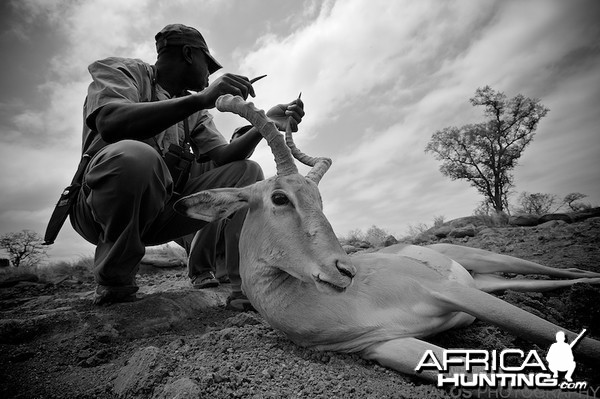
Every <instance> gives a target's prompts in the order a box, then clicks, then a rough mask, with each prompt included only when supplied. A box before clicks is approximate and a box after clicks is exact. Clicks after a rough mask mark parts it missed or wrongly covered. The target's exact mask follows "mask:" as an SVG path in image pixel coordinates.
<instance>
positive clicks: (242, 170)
mask: <svg viewBox="0 0 600 399" xmlns="http://www.w3.org/2000/svg"><path fill="white" fill-rule="evenodd" d="M232 165H234V166H235V168H236V170H238V171H239V172H238V173H239V175H240V180H243V182H242V183H244V184H245V185H249V184H252V183H256V182H257V181H261V180H264V178H265V177H264V174H263V171H262V168H261V167H260V165H259V164H258V163H256V162H254V161H250V160H243V161H237V162H234V163H233V164H232Z"/></svg>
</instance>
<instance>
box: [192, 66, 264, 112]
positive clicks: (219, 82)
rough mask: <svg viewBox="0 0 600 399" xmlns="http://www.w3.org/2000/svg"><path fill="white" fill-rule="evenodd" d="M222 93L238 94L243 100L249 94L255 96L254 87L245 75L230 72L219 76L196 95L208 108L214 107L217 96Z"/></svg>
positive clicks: (205, 107)
mask: <svg viewBox="0 0 600 399" xmlns="http://www.w3.org/2000/svg"><path fill="white" fill-rule="evenodd" d="M224 94H231V95H234V96H240V97H242V98H243V99H244V100H246V99H247V98H248V96H249V95H250V96H252V97H255V96H256V94H255V93H254V88H253V87H252V84H251V83H250V80H249V79H248V78H247V77H245V76H242V75H234V74H232V73H226V74H224V75H221V76H219V77H218V78H217V79H216V80H215V81H214V82H212V83H211V84H210V85H209V86H208V87H207V88H206V89H204V90H202V91H201V92H199V93H197V94H196V95H197V96H199V97H202V98H203V103H204V107H203V108H204V109H210V108H214V107H215V102H216V101H217V98H219V97H221V96H222V95H224Z"/></svg>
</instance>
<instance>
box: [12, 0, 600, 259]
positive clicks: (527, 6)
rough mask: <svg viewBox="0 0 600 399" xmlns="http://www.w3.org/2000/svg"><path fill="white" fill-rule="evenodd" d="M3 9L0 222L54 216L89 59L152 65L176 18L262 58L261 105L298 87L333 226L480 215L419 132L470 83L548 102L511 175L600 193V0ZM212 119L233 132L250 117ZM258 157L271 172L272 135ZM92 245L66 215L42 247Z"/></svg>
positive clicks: (74, 250) (217, 50) (522, 181)
mask: <svg viewBox="0 0 600 399" xmlns="http://www.w3.org/2000/svg"><path fill="white" fill-rule="evenodd" d="M0 18H1V19H2V23H1V24H0V46H2V68H3V71H2V72H3V73H2V74H1V77H0V78H1V79H2V81H1V88H2V90H0V163H1V164H0V182H1V183H2V194H1V195H0V233H6V232H10V231H20V230H22V229H30V230H34V231H37V232H39V233H40V234H42V233H43V232H44V230H45V224H46V221H47V219H48V218H49V216H50V214H51V212H52V209H53V206H54V203H55V202H56V200H57V197H58V194H59V193H60V191H61V189H62V188H63V187H64V186H66V185H67V184H68V182H69V181H70V178H71V177H72V174H73V172H74V169H75V167H76V164H77V162H78V158H79V152H80V145H81V125H82V116H81V112H82V111H81V109H82V108H81V107H82V103H83V100H84V97H85V94H86V89H87V85H88V84H89V82H90V77H89V75H88V72H87V65H89V64H90V63H91V62H93V61H94V60H96V59H100V58H104V57H108V56H123V57H132V58H140V59H142V60H144V61H147V62H149V63H154V62H155V60H156V55H155V50H154V39H153V38H154V35H155V34H156V32H158V31H159V30H161V29H162V27H163V26H165V25H167V24H170V23H184V24H187V25H191V26H194V27H196V28H198V29H199V30H200V31H201V32H203V34H204V36H205V38H206V40H207V41H208V44H209V47H210V48H211V51H212V53H213V54H214V55H215V57H216V58H217V59H218V60H219V61H220V62H221V64H223V65H224V69H223V70H222V72H233V73H240V74H244V75H247V76H250V77H252V76H256V75H259V74H268V77H267V78H266V79H263V80H262V81H260V82H259V83H257V84H256V85H255V89H256V92H257V97H256V99H255V103H256V104H257V105H258V106H259V107H261V108H265V109H266V108H269V107H271V106H272V105H274V104H277V103H282V102H288V101H291V100H292V99H294V98H295V97H296V96H297V95H298V93H299V92H302V99H303V100H304V102H305V109H306V117H305V119H304V122H303V123H302V125H301V129H300V133H298V135H297V136H296V137H297V143H298V145H299V147H301V148H302V149H303V150H304V151H305V152H307V153H309V154H311V155H324V156H328V157H331V158H333V160H334V164H333V166H332V168H331V169H330V171H329V172H328V173H327V175H325V177H324V179H323V180H322V181H321V184H320V188H321V192H322V195H323V199H324V203H325V213H326V215H327V216H328V218H329V220H330V221H331V223H332V225H333V227H334V229H335V231H336V233H337V234H338V235H344V234H347V233H348V232H349V231H350V230H354V229H362V230H363V231H364V230H366V229H368V228H369V227H370V226H371V225H377V226H379V227H381V228H384V229H386V230H388V231H389V232H391V233H394V234H396V235H397V236H403V235H405V234H406V232H407V228H408V226H411V225H413V226H414V225H417V224H419V223H428V224H431V222H432V220H433V218H434V217H435V216H444V217H445V219H446V220H450V219H453V218H457V217H461V216H467V215H470V214H471V213H472V211H473V210H474V209H475V208H476V207H477V205H478V203H479V202H480V201H481V199H482V198H481V197H480V196H479V194H477V193H476V192H475V190H474V189H473V188H471V187H470V185H469V184H468V183H467V182H464V181H450V180H449V179H448V178H446V177H444V176H443V175H441V173H440V172H439V162H438V161H436V160H435V159H434V158H433V156H432V155H431V154H425V153H424V148H425V145H426V144H427V142H428V141H429V139H430V138H431V135H432V134H433V133H434V132H435V131H437V130H440V129H442V128H444V127H447V126H461V125H464V124H467V123H476V122H480V121H481V120H482V117H483V115H482V112H481V110H480V109H477V108H474V107H472V106H471V105H470V104H469V102H468V99H469V98H470V97H472V96H473V94H474V92H475V90H476V89H477V88H478V87H483V86H485V85H490V86H492V88H494V89H496V90H500V91H503V92H505V93H506V94H507V95H508V96H509V97H512V96H515V95H516V94H519V93H520V94H523V95H524V96H527V97H535V98H540V99H541V101H542V103H543V104H544V105H545V106H547V107H548V108H550V113H549V114H548V116H547V117H546V118H544V119H543V120H542V121H541V123H540V125H539V128H538V131H537V134H536V138H535V140H534V141H533V143H532V144H531V145H530V147H528V148H527V149H526V151H525V152H524V155H523V156H522V158H521V160H520V162H519V165H518V167H517V168H516V170H515V183H516V187H515V191H516V192H517V193H518V192H521V191H528V192H541V193H550V194H556V195H558V196H560V197H563V196H564V195H566V194H568V193H570V192H581V193H584V194H587V195H588V198H586V201H587V202H590V203H592V204H593V205H596V206H598V205H600V184H599V177H598V172H599V170H600V169H599V168H598V160H599V159H600V111H599V104H600V67H599V65H600V63H599V61H600V24H599V23H598V21H600V2H598V1H597V0H589V1H584V0H570V1H552V0H539V1H530V0H524V1H516V0H514V1H511V0H508V1H491V0H481V1H471V0H458V1H442V0H439V1H424V0H421V1H408V0H407V1H389V0H381V1H380V0H343V1H342V0H338V1H298V0H243V1H242V0H239V1H217V0H172V1H157V0H127V1H123V0H114V1H113V0H98V1H92V0H89V1H74V0H69V1H59V0H56V1H51V0H12V1H2V2H0ZM219 73H221V72H219ZM215 119H216V120H217V124H218V126H219V128H220V130H221V131H222V132H223V134H224V135H225V136H226V137H229V135H230V134H231V131H232V129H233V128H234V127H236V126H239V125H241V124H243V121H241V120H239V118H237V117H233V116H231V115H215ZM253 159H255V160H256V161H258V162H259V163H260V164H261V165H262V166H263V169H264V170H265V173H266V174H267V175H272V174H273V173H274V170H275V169H274V165H273V161H272V158H271V156H270V153H269V151H268V149H267V146H266V145H265V144H264V143H262V144H261V145H260V146H259V149H258V150H257V152H256V153H255V154H254V156H253ZM302 170H303V171H304V169H302ZM92 253H93V247H92V246H91V245H90V244H88V243H86V242H85V241H84V240H83V239H82V238H80V237H79V236H78V235H77V234H76V233H75V232H74V231H73V230H72V229H71V227H70V226H69V225H68V223H67V226H66V227H65V228H64V230H63V231H62V232H61V234H60V236H59V239H58V240H57V243H56V244H55V245H53V246H52V248H51V250H50V251H49V254H50V255H51V257H52V258H55V259H59V258H73V259H76V258H78V257H80V256H85V255H89V254H92Z"/></svg>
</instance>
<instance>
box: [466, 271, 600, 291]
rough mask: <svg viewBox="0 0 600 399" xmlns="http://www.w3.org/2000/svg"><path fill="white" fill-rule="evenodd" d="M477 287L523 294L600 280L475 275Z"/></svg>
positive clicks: (599, 281)
mask: <svg viewBox="0 0 600 399" xmlns="http://www.w3.org/2000/svg"><path fill="white" fill-rule="evenodd" d="M473 280H475V286H476V287H477V288H479V289H480V290H482V291H485V292H498V291H505V290H513V291H521V292H542V291H550V290H555V289H558V288H566V287H570V286H572V285H573V284H575V283H588V284H600V278H598V277H595V278H577V279H573V280H529V279H519V278H511V279H508V278H504V277H501V276H498V275H494V274H479V273H475V274H474V275H473Z"/></svg>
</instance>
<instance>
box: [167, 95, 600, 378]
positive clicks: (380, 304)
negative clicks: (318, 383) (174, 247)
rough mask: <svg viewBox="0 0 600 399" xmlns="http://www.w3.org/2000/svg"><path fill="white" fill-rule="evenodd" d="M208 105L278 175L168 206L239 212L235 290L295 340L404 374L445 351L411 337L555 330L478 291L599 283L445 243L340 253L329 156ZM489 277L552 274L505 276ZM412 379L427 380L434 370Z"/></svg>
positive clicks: (217, 213)
mask: <svg viewBox="0 0 600 399" xmlns="http://www.w3.org/2000/svg"><path fill="white" fill-rule="evenodd" d="M217 108H218V109H219V110H226V111H232V112H236V113H238V114H239V115H241V116H243V117H245V118H246V119H248V120H249V121H250V122H251V123H252V124H253V125H254V126H256V127H258V128H259V130H261V132H262V133H263V135H264V136H265V138H266V139H267V142H268V143H269V145H270V146H271V148H272V150H273V153H274V156H275V160H276V163H277V170H278V173H277V176H275V177H272V178H270V179H267V180H265V181H262V182H258V183H255V184H254V185H252V186H249V187H245V188H223V189H214V190H209V191H203V192H200V193H197V194H194V195H191V196H188V197H186V198H183V199H181V200H180V201H179V202H178V203H177V205H176V209H178V210H179V211H180V212H182V213H185V214H187V215H188V216H190V217H195V218H200V219H203V220H214V219H217V218H222V217H226V216H227V215H230V214H232V213H233V212H235V211H241V210H247V216H246V220H245V222H244V226H243V228H242V231H241V233H240V234H241V235H240V270H241V275H242V281H243V290H244V292H245V293H246V295H247V296H248V298H249V299H250V301H251V302H252V304H253V305H254V307H255V308H256V309H257V310H258V312H260V314H261V315H262V316H263V317H264V318H265V319H266V320H267V321H268V322H269V323H270V324H271V325H272V326H273V327H275V328H277V329H279V330H281V331H283V332H284V333H285V334H286V335H287V336H288V337H289V338H290V339H291V340H293V341H294V342H296V343H297V344H299V345H301V346H305V347H312V348H316V349H320V350H333V351H342V352H359V353H361V355H362V356H363V357H365V358H368V359H374V360H377V361H378V362H380V363H381V364H383V365H385V366H388V367H391V368H393V369H396V370H398V371H401V372H404V373H410V374H414V373H415V371H414V370H415V366H416V365H417V363H418V361H419V359H420V357H421V356H422V355H423V353H424V352H425V351H426V350H432V351H434V352H435V353H438V354H440V356H441V351H442V350H443V348H439V347H437V346H435V345H432V344H430V343H427V342H426V341H422V340H421V339H420V338H422V337H426V336H429V335H434V334H437V333H439V332H442V331H445V330H448V329H450V328H454V327H458V326H465V325H469V324H470V323H472V322H473V320H474V319H475V318H480V319H482V320H485V321H487V322H490V323H492V324H496V325H498V326H500V327H501V328H503V329H505V330H508V331H509V332H512V333H514V334H515V335H518V336H521V337H524V338H527V339H530V340H532V341H534V342H536V343H538V344H542V345H548V346H549V345H550V344H551V343H552V342H554V339H555V334H556V332H557V331H559V330H564V329H561V328H560V327H558V326H556V325H554V324H552V323H550V322H548V321H546V320H544V319H542V318H540V317H537V316H535V315H532V314H530V313H528V312H526V311H524V310H522V309H520V308H518V307H515V306H513V305H510V304H508V303H506V302H504V301H502V300H500V299H498V298H496V297H494V296H492V295H490V294H489V293H488V292H493V291H497V290H504V289H507V288H510V289H515V290H522V291H541V290H548V289H554V288H558V287H565V286H569V285H571V284H573V283H575V282H588V283H593V284H598V283H600V274H598V273H594V272H589V271H585V270H579V269H554V268H550V267H547V266H543V265H539V264H537V263H534V262H529V261H526V260H522V259H518V258H513V257H510V256H505V255H499V254H494V253H491V252H488V251H483V250H478V249H473V248H467V247H461V246H456V245H450V244H436V245H431V246H429V247H419V246H414V245H404V244H398V245H395V246H392V247H388V248H386V249H384V250H382V251H380V252H375V253H367V254H358V255H355V256H351V257H350V256H348V255H347V254H346V253H345V251H344V250H343V249H342V247H341V245H340V243H339V242H338V240H337V238H336V236H335V234H334V232H333V230H332V228H331V226H330V224H329V222H328V221H327V219H326V217H325V216H324V214H323V206H322V200H321V196H320V194H319V190H318V187H317V184H318V183H319V181H320V179H321V177H322V176H323V174H324V173H325V171H326V170H327V168H328V167H329V165H330V164H331V161H330V160H328V159H325V158H311V157H308V156H306V155H305V154H302V153H300V152H299V150H298V149H297V148H296V147H295V145H294V144H293V141H292V140H291V132H290V131H288V134H287V145H286V142H284V141H283V137H282V136H281V134H279V133H278V132H277V130H276V128H275V127H274V125H273V124H272V123H270V122H269V121H268V120H267V118H266V117H265V116H264V113H263V112H262V111H259V110H257V109H256V108H254V106H253V105H252V104H251V103H245V102H243V100H241V99H240V98H235V97H231V96H223V97H221V98H220V99H219V101H217ZM288 147H289V148H288ZM292 155H293V156H294V157H295V158H297V159H299V160H301V162H303V163H306V164H309V165H311V166H313V169H312V170H311V172H310V173H309V174H308V176H306V177H304V176H301V175H300V174H298V172H297V169H296V168H295V165H294V164H293V159H292ZM495 272H511V273H520V274H527V273H536V274H545V275H549V276H554V277H560V278H562V279H561V280H531V279H510V280H509V279H504V278H502V277H500V276H498V275H494V274H493V273H495ZM571 334H572V335H571ZM571 336H575V334H573V333H569V337H571ZM577 349H578V352H577V353H578V354H579V355H578V356H582V357H583V358H586V359H588V360H591V361H593V362H598V361H599V360H600V342H598V341H595V340H592V339H587V338H584V339H582V340H581V341H580V344H579V345H578V346H577ZM419 375H420V376H422V377H425V378H427V379H430V380H434V379H435V375H434V374H433V373H427V372H424V373H421V374H419Z"/></svg>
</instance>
